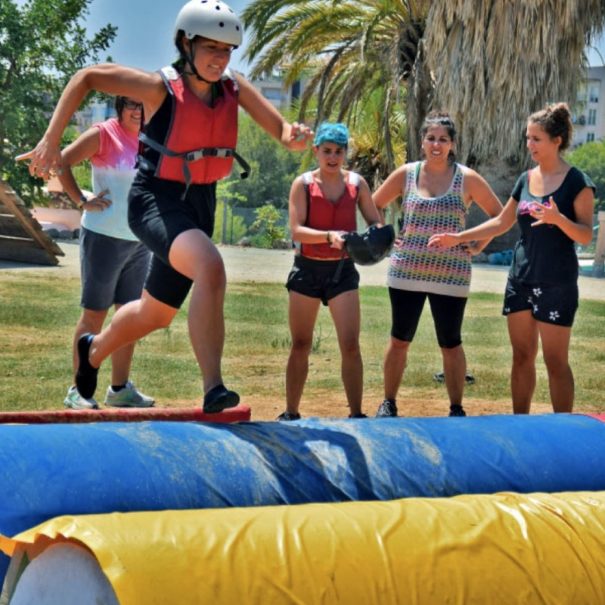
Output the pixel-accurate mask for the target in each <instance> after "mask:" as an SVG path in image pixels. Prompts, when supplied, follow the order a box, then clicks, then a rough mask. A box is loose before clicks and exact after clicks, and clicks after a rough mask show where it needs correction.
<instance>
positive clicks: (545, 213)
mask: <svg viewBox="0 0 605 605" xmlns="http://www.w3.org/2000/svg"><path fill="white" fill-rule="evenodd" d="M529 215H530V216H531V217H532V218H535V219H536V222H535V223H532V224H531V226H532V227H538V226H540V225H556V224H558V222H559V220H560V218H561V213H560V212H559V208H558V207H557V204H556V203H555V200H554V199H553V196H552V195H551V196H550V197H549V198H548V202H545V203H544V204H533V205H532V208H531V210H530V212H529Z"/></svg>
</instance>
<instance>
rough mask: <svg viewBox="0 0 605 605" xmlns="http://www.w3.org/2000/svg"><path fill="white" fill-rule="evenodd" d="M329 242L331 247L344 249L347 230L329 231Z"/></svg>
mask: <svg viewBox="0 0 605 605" xmlns="http://www.w3.org/2000/svg"><path fill="white" fill-rule="evenodd" d="M328 233H329V236H328V239H329V242H330V248H334V249H335V250H342V249H343V248H344V245H345V239H344V236H345V235H346V233H347V232H346V231H329V232H328Z"/></svg>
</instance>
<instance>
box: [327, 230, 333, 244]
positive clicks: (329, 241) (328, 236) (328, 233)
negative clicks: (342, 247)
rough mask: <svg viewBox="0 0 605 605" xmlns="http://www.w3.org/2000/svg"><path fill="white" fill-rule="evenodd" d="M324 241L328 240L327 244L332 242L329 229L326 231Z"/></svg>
mask: <svg viewBox="0 0 605 605" xmlns="http://www.w3.org/2000/svg"><path fill="white" fill-rule="evenodd" d="M326 241H327V242H328V244H331V243H332V241H331V240H330V232H329V231H328V232H327V233H326Z"/></svg>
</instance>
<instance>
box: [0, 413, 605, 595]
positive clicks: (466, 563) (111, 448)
mask: <svg viewBox="0 0 605 605" xmlns="http://www.w3.org/2000/svg"><path fill="white" fill-rule="evenodd" d="M602 420H603V418H598V417H588V416H579V415H556V416H555V415H549V416H529V417H515V416H484V417H478V418H461V419H450V418H426V419H409V418H408V419H404V418H402V419H396V420H394V419H383V420H380V419H376V420H368V421H347V420H341V421H327V420H313V419H310V420H304V421H301V422H296V423H289V424H282V423H244V424H240V425H237V424H236V425H218V424H217V425H206V424H195V423H179V422H176V423H172V422H170V423H168V422H146V423H141V424H133V423H104V424H87V425H83V426H79V427H75V426H72V425H56V426H0V503H2V504H1V505H0V507H1V510H0V533H1V534H3V535H4V536H6V537H7V538H6V539H3V540H2V541H0V547H1V548H2V550H3V551H4V552H5V553H6V554H8V555H13V565H15V564H16V563H15V558H14V557H15V553H18V552H19V549H21V550H22V551H24V552H27V551H28V549H29V548H30V547H31V545H32V544H33V545H36V548H38V547H39V546H40V545H48V544H52V543H53V542H54V541H55V540H59V541H64V540H66V539H68V540H75V541H76V543H77V544H79V545H85V546H86V547H87V548H88V549H90V551H91V552H92V553H93V554H94V556H95V558H96V560H97V561H98V564H99V565H100V567H101V569H102V570H103V573H104V575H105V576H106V577H107V578H109V581H110V582H111V584H112V586H113V589H114V590H115V594H116V595H117V598H118V602H119V603H120V605H126V604H127V603H139V602H140V603H146V604H147V603H166V602H178V603H187V602H189V601H187V600H186V599H185V596H184V593H183V595H181V596H178V597H177V596H174V595H173V594H172V593H171V592H170V591H171V590H173V588H169V587H170V586H173V587H178V586H182V587H184V586H185V585H186V584H184V583H183V582H188V581H189V580H186V579H183V578H181V579H180V580H179V579H178V576H179V574H180V573H181V572H180V571H178V570H179V569H180V567H179V564H178V563H174V562H173V563H172V564H171V565H170V566H169V568H170V569H171V570H172V571H173V572H174V573H175V574H176V575H175V578H174V584H171V583H170V582H168V580H166V579H165V576H162V574H161V573H160V572H159V571H158V570H157V568H159V567H162V565H163V563H161V562H156V563H157V568H156V567H154V566H155V565H156V563H153V564H152V562H151V561H150V560H149V553H151V552H153V553H156V552H158V553H159V552H163V551H165V550H166V552H168V551H170V549H175V548H176V549H182V554H183V557H181V558H182V559H183V560H189V559H188V556H187V557H185V556H184V555H185V553H186V552H188V549H191V552H195V553H198V554H199V556H200V557H201V558H200V559H199V560H198V559H197V558H195V557H197V554H195V555H191V556H193V557H194V559H195V561H196V565H198V561H199V566H200V568H199V573H198V572H195V573H194V578H195V579H196V581H199V582H201V583H202V584H204V586H206V588H203V587H200V588H198V589H196V590H197V592H194V593H192V594H195V595H197V596H196V598H198V600H197V601H190V602H192V603H193V602H199V603H203V602H206V601H205V599H206V595H207V594H213V595H215V596H217V595H219V596H220V598H221V599H223V597H224V599H225V600H214V601H212V602H216V603H222V602H224V603H232V602H237V598H240V597H241V595H247V598H245V599H243V600H242V599H241V598H240V601H239V602H247V603H255V602H259V603H261V602H262V603H271V602H274V603H283V602H304V603H331V602H342V603H345V602H363V603H381V604H382V603H390V602H393V603H395V602H411V603H435V602H451V603H465V604H466V603H471V602H477V603H485V602H494V603H495V602H502V603H511V602H524V603H534V602H535V603H544V602H557V603H569V604H570V605H571V604H572V603H573V604H574V605H576V604H577V603H584V602H586V603H598V602H605V599H603V590H605V588H604V586H605V581H604V579H603V577H602V569H604V568H605V566H603V561H602V560H601V557H602V556H603V553H605V549H604V548H603V546H604V545H605V538H604V536H603V532H604V531H605V529H604V528H605V519H604V517H603V515H604V511H605V509H604V498H605V496H604V495H603V494H604V493H605V468H604V466H605V465H603V464H602V462H601V461H602V460H603V456H604V455H605V422H603V421H602ZM91 460H92V461H94V462H93V463H91ZM7 469H10V470H7ZM2 473H4V474H2ZM499 492H514V493H509V494H502V493H499ZM534 492H542V493H534ZM560 492H566V493H560ZM401 498H404V500H401ZM311 502H313V503H315V504H312V505H311V506H296V507H292V506H285V505H288V504H303V503H311ZM239 507H247V508H245V509H242V508H239ZM167 509H170V512H160V511H166V510H167ZM183 509H196V510H188V511H185V510H183ZM209 509H215V510H209ZM221 509H222V510H221ZM141 511H149V512H147V513H145V512H141ZM416 511H419V512H416ZM116 512H123V513H127V514H123V515H120V514H115V513H116ZM91 514H93V515H94V516H93V517H89V516H80V515H91ZM65 515H69V516H68V517H65ZM74 515H75V516H74ZM339 520H342V524H339V523H340V522H339ZM364 520H367V521H364ZM38 524H42V526H41V527H37V528H35V529H30V528H33V527H34V526H36V525H38ZM128 527H131V528H132V532H131V533H129V531H128V529H127V528H128ZM221 528H222V529H221ZM334 528H336V529H334ZM20 532H25V533H21V534H20V535H18V536H16V534H18V533H20ZM212 532H216V533H212ZM249 532H252V533H249ZM12 536H16V537H15V538H14V540H11V539H9V538H10V537H12ZM38 536H40V537H41V536H46V538H43V539H42V538H37V537H38ZM290 536H291V538H290ZM395 537H397V540H400V542H398V541H397V540H396V541H395V542H393V543H392V544H393V546H394V550H393V551H392V552H391V551H390V550H388V549H386V545H387V543H388V544H391V540H392V539H394V538H395ZM240 538H241V539H240ZM40 540H42V542H39V541H40ZM187 544H189V546H187ZM245 545H249V547H250V548H251V549H252V550H248V551H247V550H245V548H244V550H241V548H243V547H244V546H245ZM397 545H398V546H397ZM381 549H382V550H381ZM39 550H41V552H42V554H44V552H45V551H44V549H43V548H42V549H39ZM265 551H266V552H265ZM107 553H110V554H111V556H109V555H108V554H107ZM276 553H277V554H276ZM280 553H281V555H280ZM480 553H482V556H485V557H486V561H487V564H488V565H489V566H490V570H491V571H489V573H488V571H486V570H485V569H484V568H483V567H481V565H480V559H481V557H478V554H480ZM574 553H575V554H574ZM588 553H592V554H590V555H589V554H588ZM595 553H596V554H595ZM278 555H279V556H278ZM551 555H552V556H553V557H554V556H555V555H557V556H559V557H563V559H562V560H563V561H564V562H563V563H562V565H563V567H564V568H565V569H564V570H563V571H561V572H559V568H558V567H557V564H555V560H554V559H552V562H551ZM29 556H30V555H28V559H27V560H29ZM31 556H35V553H33V554H31ZM40 556H42V555H40ZM158 556H159V555H158ZM223 556H224V557H225V558H221V557H223ZM116 557H117V558H116ZM137 557H138V558H139V566H140V568H141V569H142V570H143V571H142V572H141V573H142V574H143V576H144V577H147V580H148V582H149V583H150V585H153V586H155V587H156V592H155V594H156V596H155V597H154V598H155V599H156V600H139V601H137V600H136V598H137V597H136V596H132V595H131V596H129V593H128V592H127V591H126V592H125V589H122V583H124V584H128V583H129V580H128V579H127V577H128V575H129V574H130V573H134V572H133V571H132V570H134V568H135V567H137V565H135V563H136V561H135V560H136V558H137ZM204 557H206V558H204ZM265 557H266V558H265ZM274 557H277V558H275V561H276V562H279V565H282V566H283V567H284V569H283V571H282V572H278V570H276V568H275V566H272V565H271V564H270V561H271V560H272V559H273V558H274ZM280 557H281V558H280ZM283 557H286V559H284V558H283ZM574 557H577V558H578V559H577V560H578V561H580V563H578V565H580V564H581V565H584V567H583V569H584V572H583V573H584V576H583V578H584V580H585V581H584V582H583V583H585V584H586V586H585V587H580V588H578V587H577V582H576V584H574V585H573V588H570V589H569V590H568V591H567V592H564V591H562V588H561V586H560V585H559V580H557V579H556V578H557V577H558V575H561V574H562V575H561V578H563V580H564V579H565V578H566V577H567V575H565V574H566V573H567V571H570V572H571V573H573V574H575V577H579V576H578V575H577V574H578V573H579V571H578V570H579V567H578V566H577V565H576V558H574ZM170 558H171V559H173V560H174V559H175V555H174V550H173V551H172V555H170ZM176 558H178V557H176ZM34 560H35V558H34ZM341 560H342V566H341V563H340V561H341ZM42 561H43V559H40V564H41V563H42ZM125 561H127V562H125ZM209 561H211V562H209ZM221 561H222V562H221ZM246 561H247V563H246ZM506 561H508V563H506ZM532 561H533V562H532ZM565 561H566V562H565ZM250 562H253V564H251V563H250ZM261 563H262V564H261ZM470 563H472V565H471V564H470ZM276 564H277V563H276ZM221 565H225V569H218V568H217V566H218V567H219V568H220V566H221ZM234 565H236V566H237V573H236V574H234V572H233V566H234ZM368 565H369V568H368V569H367V570H366V572H365V574H366V575H364V572H363V569H364V566H368ZM507 565H508V566H507ZM146 566H147V567H146ZM246 566H247V567H246ZM315 567H317V575H313V568H315ZM120 568H122V569H123V570H126V571H123V573H122V572H121V573H122V575H121V576H120V574H118V575H115V574H114V573H113V571H112V570H114V571H115V570H117V569H120ZM248 568H250V569H248ZM343 570H344V571H343ZM435 570H439V574H435V573H434V572H435ZM448 570H449V571H448ZM545 570H546V571H545ZM553 570H554V571H553ZM551 571H552V573H551ZM555 572H556V573H555ZM32 573H33V572H32ZM191 573H193V572H191ZM369 573H371V575H372V578H374V580H372V581H370V580H368V578H367V575H368V574H369ZM226 574H227V575H229V577H230V578H231V579H230V580H229V581H227V580H226ZM280 574H281V575H280ZM342 574H344V575H342ZM443 574H445V576H444V577H446V578H448V579H447V581H446V580H443V581H442V580H441V577H442V575H443ZM14 575H15V574H14V573H13V574H12V577H13V578H14ZM252 576H254V578H253V577H252ZM257 576H259V577H258V578H257ZM429 576H432V580H430V581H429V580H428V578H429ZM9 577H11V574H10V573H9V575H8V576H7V578H9ZM22 577H23V579H25V578H26V577H27V576H25V573H24V574H23V576H22ZM400 577H401V578H402V579H401V581H399V578H400ZM118 578H121V579H118ZM151 578H153V581H151ZM162 578H164V579H162ZM235 578H237V581H235ZM355 578H360V579H363V578H365V580H364V582H363V583H364V585H365V584H367V586H368V588H367V590H370V591H373V592H370V593H368V595H367V599H366V598H365V595H366V593H365V592H363V590H365V589H361V588H355V586H357V585H356V584H355V583H354V582H353V583H352V579H355ZM486 578H490V582H492V584H493V586H494V587H496V588H498V590H500V586H502V587H506V590H507V591H505V592H504V593H502V594H503V595H505V596H506V599H503V600H500V601H498V600H494V599H493V598H492V599H491V600H490V598H488V597H485V592H483V593H481V592H477V591H480V588H481V585H482V584H485V582H482V580H483V579H486ZM563 580H562V581H563ZM142 582H143V583H144V580H142ZM20 583H21V582H20V581H19V582H16V583H15V582H14V580H13V589H14V592H15V593H16V592H17V590H18V588H19V585H20ZM263 583H264V586H265V589H264V590H265V593H264V594H269V595H275V596H272V597H271V598H270V599H269V598H268V597H267V600H260V597H258V598H257V597H255V596H253V595H257V594H258V595H260V594H262V591H261V589H260V586H261V585H263ZM15 586H16V588H15ZM207 586H210V588H207ZM347 586H349V589H347V588H346V587H347ZM448 586H449V588H448ZM212 587H213V588H212ZM8 590H9V588H8V580H7V586H6V587H5V592H7V591H8ZM174 590H178V588H174ZM183 590H184V588H183ZM204 590H208V591H210V592H207V593H206V592H200V591H204ZM347 590H350V591H352V592H350V593H349V592H347ZM484 590H489V588H487V589H484ZM502 590H504V588H502ZM166 591H167V592H166ZM212 591H214V592H212ZM257 591H258V592H257ZM309 591H311V592H309ZM313 591H319V592H313ZM360 591H361V592H360ZM381 591H382V592H381ZM511 591H512V592H511ZM515 591H516V592H515ZM572 593H573V594H572ZM141 594H143V593H141ZM345 594H357V595H364V599H361V600H352V601H351V600H344V599H343V600H338V599H337V595H345ZM493 594H495V593H492V596H493ZM551 594H559V595H560V597H561V598H560V599H559V600H557V601H548V600H544V598H545V595H546V596H548V595H551ZM237 595H240V597H237ZM279 595H281V598H282V600H281V601H280V600H279V599H280V597H279ZM284 595H285V596H284ZM322 595H323V596H322ZM384 595H390V596H388V598H387V597H385V596H384ZM439 595H441V596H439ZM468 595H475V596H474V597H473V599H474V600H466V597H467V596H468ZM477 595H479V596H477ZM481 595H483V596H481ZM484 597H485V598H484ZM521 597H522V598H521ZM568 597H569V599H570V600H568ZM430 598H432V599H433V600H432V601H431V600H430ZM519 598H521V600H519ZM271 599H273V600H271ZM297 599H298V600H297ZM389 599H391V600H389ZM414 599H415V600H414ZM423 599H424V600H423ZM435 599H437V600H435ZM540 599H542V600H540ZM595 599H596V600H595ZM11 605H12V603H11ZM62 605H71V604H68V603H65V602H64V603H62ZM79 605H80V604H79Z"/></svg>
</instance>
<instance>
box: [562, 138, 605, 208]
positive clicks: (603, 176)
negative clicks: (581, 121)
mask: <svg viewBox="0 0 605 605" xmlns="http://www.w3.org/2000/svg"><path fill="white" fill-rule="evenodd" d="M567 161H568V162H569V163H570V164H573V165H574V166H577V167H578V168H579V169H580V170H583V171H584V172H585V173H586V174H587V175H588V176H590V178H591V179H592V180H593V181H594V184H595V185H596V187H597V191H596V198H597V207H596V208H595V210H605V141H594V142H592V143H584V144H583V145H580V146H579V147H576V149H574V150H573V151H570V152H569V153H568V154H567Z"/></svg>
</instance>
